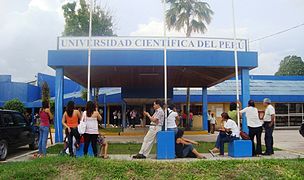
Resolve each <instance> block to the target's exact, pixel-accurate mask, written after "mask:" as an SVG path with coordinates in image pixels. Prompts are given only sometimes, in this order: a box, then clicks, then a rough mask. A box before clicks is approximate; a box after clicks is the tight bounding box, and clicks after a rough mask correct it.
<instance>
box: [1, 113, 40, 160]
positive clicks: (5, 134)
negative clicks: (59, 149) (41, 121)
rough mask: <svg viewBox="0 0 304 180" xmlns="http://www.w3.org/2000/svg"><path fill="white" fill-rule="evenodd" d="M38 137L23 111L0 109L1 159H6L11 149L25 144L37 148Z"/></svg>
mask: <svg viewBox="0 0 304 180" xmlns="http://www.w3.org/2000/svg"><path fill="white" fill-rule="evenodd" d="M38 137H39V135H38V133H37V131H35V130H34V128H33V126H32V124H31V122H29V121H27V120H26V119H25V117H24V116H23V115H22V114H21V113H19V112H17V111H10V110H0V161H3V160H5V159H6V157H7V153H8V151H10V150H11V149H16V148H18V147H21V146H25V145H29V148H30V149H37V148H38Z"/></svg>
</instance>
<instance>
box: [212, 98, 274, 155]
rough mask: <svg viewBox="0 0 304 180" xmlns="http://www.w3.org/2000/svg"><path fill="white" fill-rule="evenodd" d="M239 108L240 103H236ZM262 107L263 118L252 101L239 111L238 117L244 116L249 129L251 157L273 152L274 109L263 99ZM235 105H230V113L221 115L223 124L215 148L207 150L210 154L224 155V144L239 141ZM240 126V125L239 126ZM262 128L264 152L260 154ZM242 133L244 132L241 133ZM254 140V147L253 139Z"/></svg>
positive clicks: (268, 100) (269, 102)
mask: <svg viewBox="0 0 304 180" xmlns="http://www.w3.org/2000/svg"><path fill="white" fill-rule="evenodd" d="M238 105H239V106H240V108H241V106H242V105H241V103H240V102H238ZM263 105H264V107H265V108H266V109H265V113H264V115H263V117H260V116H259V112H258V109H257V108H256V107H255V102H254V101H253V100H249V101H248V106H247V107H245V108H244V109H242V110H240V111H239V116H240V117H242V115H243V114H244V115H245V116H246V122H247V126H248V129H249V138H250V140H251V142H252V155H253V156H260V155H266V156H267V155H268V156H269V155H272V154H273V153H274V151H273V135H272V134H273V129H274V122H275V109H274V107H273V106H272V105H271V100H270V99H269V98H265V99H264V100H263ZM236 108H237V104H236V103H231V104H230V111H229V112H228V113H225V112H224V113H222V120H223V122H224V126H223V128H221V129H219V131H220V133H219V135H218V137H217V140H216V144H215V147H214V148H213V149H212V150H209V151H210V153H211V154H213V155H214V154H215V153H219V154H220V155H224V143H226V142H231V141H234V140H237V139H240V130H239V127H238V126H237V110H236ZM241 126H242V125H241ZM263 127H264V130H265V145H266V151H265V152H264V153H262V143H261V136H262V132H263ZM241 133H244V132H241ZM255 138H256V146H255V142H254V139H255Z"/></svg>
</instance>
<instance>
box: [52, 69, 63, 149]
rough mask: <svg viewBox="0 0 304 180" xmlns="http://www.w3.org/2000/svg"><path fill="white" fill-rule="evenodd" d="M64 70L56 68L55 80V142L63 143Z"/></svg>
mask: <svg viewBox="0 0 304 180" xmlns="http://www.w3.org/2000/svg"><path fill="white" fill-rule="evenodd" d="M63 81H64V71H63V68H61V67H60V68H56V79H55V121H54V122H55V142H56V143H57V142H63V132H62V123H61V121H62V113H63V108H62V105H63Z"/></svg>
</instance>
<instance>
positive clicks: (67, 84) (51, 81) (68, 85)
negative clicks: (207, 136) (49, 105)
mask: <svg viewBox="0 0 304 180" xmlns="http://www.w3.org/2000/svg"><path fill="white" fill-rule="evenodd" d="M44 81H45V82H47V83H48V85H49V88H50V95H51V97H54V96H55V76H50V75H47V74H41V73H38V86H39V87H40V88H41V86H42V84H43V82H44ZM82 89H83V88H82V86H80V85H79V84H77V83H76V82H74V81H71V80H69V79H64V94H68V93H73V92H78V91H81V90H82Z"/></svg>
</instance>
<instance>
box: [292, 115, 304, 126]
mask: <svg viewBox="0 0 304 180" xmlns="http://www.w3.org/2000/svg"><path fill="white" fill-rule="evenodd" d="M301 124H302V116H290V126H301Z"/></svg>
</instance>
